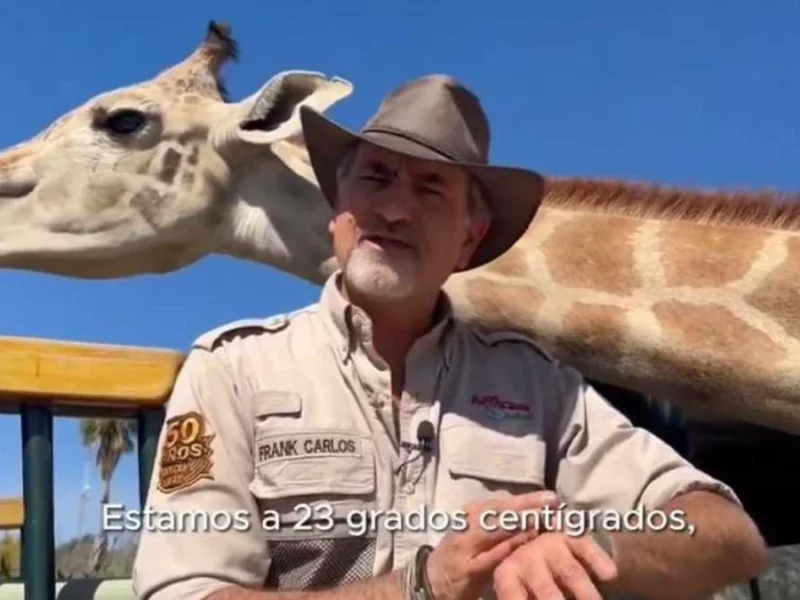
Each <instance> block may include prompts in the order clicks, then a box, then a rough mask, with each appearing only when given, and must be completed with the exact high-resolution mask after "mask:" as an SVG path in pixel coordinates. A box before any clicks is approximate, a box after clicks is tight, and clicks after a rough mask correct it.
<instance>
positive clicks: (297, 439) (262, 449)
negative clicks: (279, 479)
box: [256, 432, 361, 464]
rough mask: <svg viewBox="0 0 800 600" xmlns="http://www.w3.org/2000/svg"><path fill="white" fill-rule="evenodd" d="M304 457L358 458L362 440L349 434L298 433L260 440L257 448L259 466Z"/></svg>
mask: <svg viewBox="0 0 800 600" xmlns="http://www.w3.org/2000/svg"><path fill="white" fill-rule="evenodd" d="M304 456H354V457H358V456H361V438H360V437H359V436H357V435H352V434H347V433H330V432H322V433H297V434H287V435H282V436H275V437H271V438H269V439H262V440H259V441H258V447H257V448H256V460H257V461H258V464H263V463H266V462H270V461H273V460H279V459H289V458H301V457H304Z"/></svg>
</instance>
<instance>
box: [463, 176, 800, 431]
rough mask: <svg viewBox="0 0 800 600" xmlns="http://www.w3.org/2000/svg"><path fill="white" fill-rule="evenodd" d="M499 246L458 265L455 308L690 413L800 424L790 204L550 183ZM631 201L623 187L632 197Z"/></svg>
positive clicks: (798, 272) (799, 341)
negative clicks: (472, 265) (475, 265)
mask: <svg viewBox="0 0 800 600" xmlns="http://www.w3.org/2000/svg"><path fill="white" fill-rule="evenodd" d="M548 188H549V189H548V192H547V198H546V200H545V203H544V205H543V207H542V208H541V209H540V212H539V213H538V215H537V216H536V218H535V219H534V222H533V223H532V225H531V227H530V228H529V230H528V232H527V233H526V235H525V236H524V237H523V239H522V240H520V241H519V242H518V243H517V244H516V245H515V246H514V248H512V250H511V251H510V252H509V253H507V254H506V255H505V256H503V257H501V258H499V259H498V260H496V261H494V262H493V263H491V264H489V265H486V266H485V267H483V268H481V269H478V270H474V271H471V272H466V273H462V274H459V275H457V276H454V277H453V278H451V280H450V281H449V282H448V290H449V291H450V292H451V294H452V296H453V297H454V301H455V303H456V305H457V310H458V312H459V313H460V314H461V316H462V317H463V318H465V319H467V320H470V321H472V322H474V323H475V324H476V325H479V326H482V327H487V328H498V327H503V328H506V327H507V328H512V329H517V330H519V331H523V332H525V333H527V334H529V335H531V336H533V337H534V338H535V339H536V340H537V341H539V342H540V343H541V344H542V345H543V346H544V347H545V348H546V349H547V350H548V351H549V352H550V353H551V354H552V355H553V356H554V357H555V358H557V359H559V360H563V361H564V362H567V363H570V364H572V365H574V366H576V367H577V368H579V369H580V370H581V371H582V372H583V373H584V374H585V375H587V376H588V377H590V378H592V379H597V380H600V381H604V382H607V383H611V384H614V385H619V386H622V387H626V388H629V389H633V390H636V391H639V392H641V393H644V394H652V395H653V396H656V397H660V398H663V399H668V400H670V401H672V402H674V403H675V404H677V405H679V406H681V407H682V408H684V409H685V410H686V411H687V412H688V413H689V415H691V416H693V417H695V418H699V419H709V418H710V419H714V420H718V419H736V420H743V421H747V422H752V423H757V424H761V425H766V426H769V427H773V428H778V429H783V430H786V431H790V432H794V433H800V363H798V360H797V358H798V357H800V232H798V231H796V230H795V229H794V227H795V226H796V224H797V221H798V220H800V208H798V207H796V206H795V205H794V204H790V203H786V202H785V199H782V198H774V197H771V196H768V195H752V196H751V195H739V196H738V197H737V196H727V195H724V194H722V193H704V194H703V193H698V192H686V191H675V190H661V189H659V188H657V187H654V186H653V187H651V186H635V185H632V184H625V183H623V184H617V183H612V182H599V181H585V180H563V181H554V180H551V181H550V182H549V183H548ZM637 197H638V203H637V202H636V201H632V200H631V198H634V200H635V198H637Z"/></svg>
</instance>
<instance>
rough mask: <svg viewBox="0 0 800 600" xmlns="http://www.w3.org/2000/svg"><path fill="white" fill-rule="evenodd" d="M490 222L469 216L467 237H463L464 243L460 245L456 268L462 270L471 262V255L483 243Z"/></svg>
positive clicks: (486, 219)
mask: <svg viewBox="0 0 800 600" xmlns="http://www.w3.org/2000/svg"><path fill="white" fill-rule="evenodd" d="M490 225H491V221H490V220H489V219H488V218H487V217H483V216H481V217H477V216H470V217H469V223H468V226H467V235H465V236H464V241H463V243H462V244H461V252H460V253H459V256H458V265H457V266H458V268H459V269H463V268H465V267H466V266H467V265H468V264H469V261H470V260H472V255H473V254H474V253H475V249H476V248H477V247H478V245H479V244H480V243H481V241H483V238H484V237H485V236H486V233H487V232H488V231H489V226H490Z"/></svg>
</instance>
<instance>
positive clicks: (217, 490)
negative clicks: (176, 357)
mask: <svg viewBox="0 0 800 600" xmlns="http://www.w3.org/2000/svg"><path fill="white" fill-rule="evenodd" d="M247 402H249V399H247V398H243V397H242V395H240V394H238V393H237V390H236V386H235V384H234V382H233V380H232V378H231V375H230V372H229V371H228V368H227V365H226V363H225V362H224V358H221V357H220V356H219V355H218V354H217V353H212V352H208V351H206V350H202V349H193V350H192V351H191V352H190V353H189V355H188V356H187V358H186V361H185V363H184V365H183V367H182V369H181V371H180V373H179V374H178V377H177V379H176V382H175V386H174V389H173V392H172V395H171V397H170V399H169V402H168V404H167V408H166V415H165V423H164V427H163V428H162V431H161V433H160V436H159V447H158V451H157V454H156V458H155V464H154V466H153V477H152V479H151V482H150V488H149V492H148V499H147V509H146V510H144V511H142V517H143V518H142V521H143V522H142V529H141V533H140V540H139V547H138V550H137V555H136V559H135V562H134V567H133V587H134V592H135V594H136V597H137V598H139V599H142V600H144V599H149V600H168V599H169V600H173V599H181V600H183V599H185V600H199V599H201V598H205V597H207V596H208V595H209V594H211V593H213V592H214V591H216V590H217V589H220V588H222V587H225V586H228V585H231V584H237V585H241V586H245V587H262V586H263V584H264V580H265V578H266V576H267V573H268V568H269V564H270V559H269V554H268V548H267V544H266V541H265V539H264V535H263V530H262V528H261V526H260V523H261V521H260V518H259V513H258V505H257V503H256V502H255V500H254V498H253V497H252V495H251V494H250V492H249V487H248V486H249V483H250V481H251V479H252V475H253V465H254V461H253V454H252V440H253V431H252V430H253V423H252V419H251V418H249V415H250V414H251V411H250V410H249V408H248V406H247Z"/></svg>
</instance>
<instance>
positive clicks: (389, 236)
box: [358, 229, 415, 248]
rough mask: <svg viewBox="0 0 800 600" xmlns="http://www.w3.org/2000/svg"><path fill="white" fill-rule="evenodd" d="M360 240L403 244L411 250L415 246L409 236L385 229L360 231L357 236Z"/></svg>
mask: <svg viewBox="0 0 800 600" xmlns="http://www.w3.org/2000/svg"><path fill="white" fill-rule="evenodd" d="M362 240H371V241H381V240H386V241H390V242H395V243H398V244H403V245H404V246H410V247H412V248H413V247H414V246H415V244H414V241H413V239H412V237H411V236H410V235H402V234H398V233H396V232H390V231H386V230H385V229H381V230H369V231H362V232H361V235H359V236H358V241H362Z"/></svg>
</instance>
